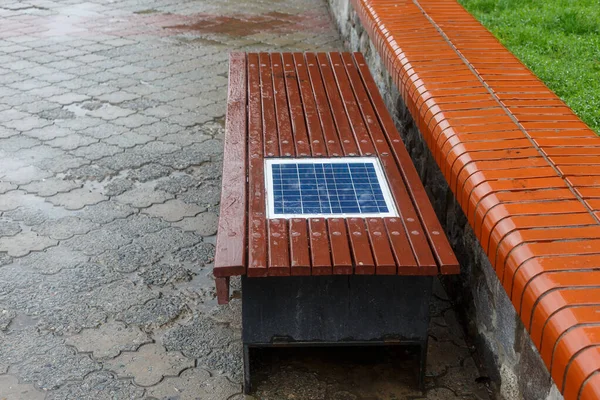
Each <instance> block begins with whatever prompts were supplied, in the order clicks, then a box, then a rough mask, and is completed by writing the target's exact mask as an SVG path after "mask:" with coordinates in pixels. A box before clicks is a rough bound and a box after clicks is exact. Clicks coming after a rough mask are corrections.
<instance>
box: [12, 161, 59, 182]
mask: <svg viewBox="0 0 600 400" xmlns="http://www.w3.org/2000/svg"><path fill="white" fill-rule="evenodd" d="M50 176H52V173H51V172H48V171H42V170H41V169H39V168H37V167H34V166H32V165H30V166H27V167H22V168H19V169H16V170H13V171H8V172H6V174H4V177H3V178H2V179H6V180H7V181H8V182H12V183H15V184H17V185H24V184H27V183H30V182H32V181H34V180H37V179H45V178H48V177H50Z"/></svg>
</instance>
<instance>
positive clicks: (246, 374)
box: [244, 345, 252, 394]
mask: <svg viewBox="0 0 600 400" xmlns="http://www.w3.org/2000/svg"><path fill="white" fill-rule="evenodd" d="M251 391H252V381H251V379H250V348H249V347H248V345H244V394H250V392H251Z"/></svg>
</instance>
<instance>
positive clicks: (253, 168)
mask: <svg viewBox="0 0 600 400" xmlns="http://www.w3.org/2000/svg"><path fill="white" fill-rule="evenodd" d="M261 101H262V100H261V93H260V77H259V59H258V55H257V54H248V154H249V156H248V198H249V209H248V218H249V221H248V272H247V273H248V276H250V277H254V276H267V238H266V234H267V228H266V217H267V215H266V210H265V197H264V196H265V179H264V161H263V126H262V120H263V116H262V106H261ZM225 186H228V184H225Z"/></svg>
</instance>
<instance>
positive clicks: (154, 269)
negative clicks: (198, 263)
mask: <svg viewBox="0 0 600 400" xmlns="http://www.w3.org/2000/svg"><path fill="white" fill-rule="evenodd" d="M138 275H139V276H140V277H141V278H142V280H143V281H144V283H145V284H146V285H152V286H161V287H162V286H165V285H166V284H172V283H177V282H187V281H190V280H191V279H192V271H190V270H189V269H187V268H184V267H182V266H180V265H176V264H171V263H169V264H159V263H155V264H150V265H148V266H146V267H144V268H142V269H141V270H140V271H139V272H138Z"/></svg>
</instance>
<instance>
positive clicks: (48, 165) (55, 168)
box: [36, 148, 96, 179]
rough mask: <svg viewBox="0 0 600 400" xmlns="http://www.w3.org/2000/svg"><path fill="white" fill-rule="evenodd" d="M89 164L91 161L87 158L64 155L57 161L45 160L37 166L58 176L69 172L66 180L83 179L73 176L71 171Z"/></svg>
mask: <svg viewBox="0 0 600 400" xmlns="http://www.w3.org/2000/svg"><path fill="white" fill-rule="evenodd" d="M57 149H58V148H57ZM89 164H90V161H89V160H86V159H85V158H82V157H75V156H71V155H68V154H62V155H61V156H60V157H58V158H55V159H51V158H45V159H44V160H42V161H40V162H38V163H36V166H37V167H39V168H41V169H45V170H48V171H52V172H54V173H56V174H59V173H62V172H68V174H66V175H65V178H66V179H80V178H81V177H82V176H81V175H76V174H73V173H71V171H69V170H71V169H74V168H81V167H82V166H83V165H89ZM92 167H96V166H92Z"/></svg>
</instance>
